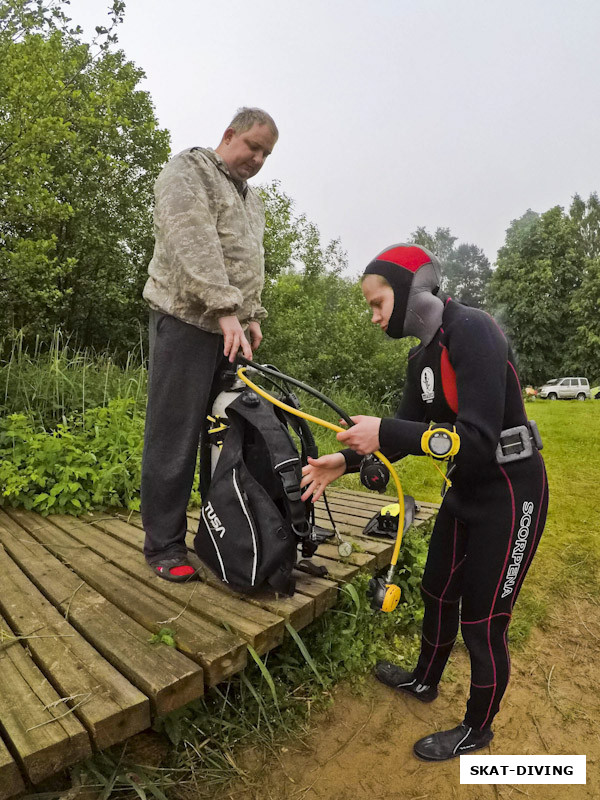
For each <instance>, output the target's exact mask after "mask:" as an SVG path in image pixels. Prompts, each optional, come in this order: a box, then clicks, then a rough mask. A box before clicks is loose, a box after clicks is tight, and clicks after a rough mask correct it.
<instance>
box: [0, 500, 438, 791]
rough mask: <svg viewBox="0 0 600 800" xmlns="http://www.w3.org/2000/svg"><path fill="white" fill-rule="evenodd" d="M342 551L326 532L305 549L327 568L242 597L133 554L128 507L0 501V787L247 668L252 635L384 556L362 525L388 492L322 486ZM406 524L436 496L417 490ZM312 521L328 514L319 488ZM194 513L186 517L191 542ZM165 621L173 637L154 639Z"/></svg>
mask: <svg viewBox="0 0 600 800" xmlns="http://www.w3.org/2000/svg"><path fill="white" fill-rule="evenodd" d="M327 497H328V500H329V505H330V508H331V511H332V513H333V517H334V520H335V522H336V525H337V527H338V529H339V531H340V532H341V533H342V534H343V535H344V538H349V539H350V540H351V541H354V542H356V543H357V544H358V545H360V550H359V551H357V552H354V553H353V554H352V555H351V556H350V557H349V558H347V559H342V558H340V557H339V555H338V551H337V546H336V544H335V540H331V542H332V543H327V544H323V545H321V546H320V547H319V551H318V555H317V556H315V557H314V558H313V561H314V563H316V564H318V565H322V566H325V567H326V568H327V573H328V577H327V578H316V577H311V576H309V575H307V574H306V573H304V572H297V573H296V578H297V589H296V593H295V594H294V596H293V597H279V598H278V597H276V596H274V595H271V594H264V595H258V596H253V597H251V598H248V597H242V596H241V595H238V594H234V593H233V592H231V591H229V590H227V589H226V588H225V587H224V585H223V584H222V583H221V582H220V581H219V580H218V579H217V578H215V577H214V576H212V574H209V573H208V571H206V570H204V571H202V580H200V581H193V582H190V583H187V584H175V583H169V582H167V581H165V580H162V579H160V578H158V577H157V576H155V575H154V574H153V572H152V571H151V570H150V569H148V568H147V567H146V566H145V564H144V561H143V556H142V552H141V551H142V543H143V530H142V525H141V520H140V517H139V515H138V514H128V515H127V514H123V513H116V512H115V513H113V514H94V515H87V516H85V517H81V518H75V517H69V516H60V515H56V516H51V517H41V516H39V515H37V514H34V513H32V512H29V511H24V510H21V509H11V508H6V509H3V510H2V509H0V570H1V573H2V591H1V592H0V800H7V798H11V797H15V796H18V795H19V794H20V793H22V792H24V791H26V790H31V789H32V787H35V785H36V784H39V783H40V782H41V781H43V780H45V779H46V778H48V777H50V776H52V775H55V774H56V773H59V772H61V771H62V770H64V769H65V768H67V767H69V766H71V765H73V764H74V763H76V762H78V761H81V760H82V759H84V758H86V757H87V756H89V755H90V754H91V753H92V752H94V751H98V750H102V749H104V748H107V747H109V746H110V745H113V744H116V743H118V742H122V741H124V740H125V739H127V738H129V737H131V736H133V735H134V734H136V733H138V732H140V731H143V730H145V729H146V728H148V727H150V725H151V722H152V719H153V718H154V717H156V716H159V715H163V714H167V713H168V712H169V711H172V710H174V709H176V708H179V707H181V706H183V705H185V704H186V703H188V702H190V701H191V700H194V699H197V698H198V697H201V696H202V694H203V693H204V691H205V687H210V686H215V685H216V684H218V683H219V682H220V681H223V680H226V679H227V678H229V677H230V676H232V675H234V674H235V673H236V672H239V671H240V670H243V669H244V666H245V665H246V662H247V658H248V647H247V645H251V647H253V648H254V649H255V651H256V652H257V653H258V654H264V653H266V652H267V651H269V650H271V649H273V648H274V647H277V645H279V644H280V643H281V642H282V641H283V638H284V635H286V631H285V623H286V622H289V623H290V624H291V625H292V626H293V627H294V628H295V629H296V630H300V629H301V628H304V627H305V626H307V625H309V624H310V623H311V622H312V621H313V620H314V619H315V618H317V617H319V616H320V615H321V614H323V613H324V612H325V611H326V610H327V609H329V608H331V607H332V606H334V605H335V603H336V599H337V590H338V586H339V584H341V583H343V582H345V581H349V580H351V579H352V578H353V577H354V576H355V575H356V574H357V573H358V572H359V571H361V570H362V571H367V572H370V573H373V572H375V571H377V570H379V569H380V568H382V567H384V566H385V565H386V564H387V563H389V559H390V557H391V553H392V549H393V542H392V541H391V540H381V539H368V538H366V537H364V536H362V530H363V528H364V525H365V524H366V522H367V520H368V519H370V518H371V516H372V515H373V514H374V513H375V512H376V511H377V510H378V509H379V508H381V507H382V506H383V505H385V504H387V503H390V502H393V499H392V498H389V497H381V496H374V495H372V494H366V493H364V492H353V491H350V490H345V489H337V490H332V491H330V492H328V495H327ZM419 506H420V509H419V512H418V514H417V521H416V524H417V525H419V524H422V523H423V522H424V521H425V520H427V519H429V518H430V517H431V516H432V515H433V514H434V513H435V510H436V508H437V506H435V505H434V504H432V503H419ZM316 516H317V522H318V523H319V524H321V525H322V526H323V527H330V523H329V518H328V516H327V514H326V512H325V507H324V505H323V503H322V502H320V503H319V504H317V508H316ZM198 518H199V513H198V512H194V511H192V512H191V513H190V514H189V517H188V546H189V548H190V549H193V537H194V535H195V532H196V529H197V526H198ZM161 627H168V628H172V629H173V630H175V631H176V648H173V647H169V646H167V645H166V644H162V643H161V644H153V643H151V642H150V639H151V636H152V634H155V633H157V632H158V631H159V630H160V628H161Z"/></svg>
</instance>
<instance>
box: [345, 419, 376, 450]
mask: <svg viewBox="0 0 600 800" xmlns="http://www.w3.org/2000/svg"><path fill="white" fill-rule="evenodd" d="M350 419H351V420H352V422H354V425H353V426H352V427H351V428H348V430H347V431H340V433H338V434H337V440H338V442H343V444H345V445H346V447H351V448H352V450H355V451H356V452H357V453H358V454H359V455H361V456H366V455H367V453H374V452H375V451H376V450H379V449H380V445H379V426H380V425H381V419H380V418H379V417H365V416H363V415H362V414H359V415H358V416H357V417H350Z"/></svg>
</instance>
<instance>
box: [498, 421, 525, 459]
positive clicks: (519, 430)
mask: <svg viewBox="0 0 600 800" xmlns="http://www.w3.org/2000/svg"><path fill="white" fill-rule="evenodd" d="M516 435H518V436H519V439H520V443H521V445H522V448H523V449H522V450H519V452H517V453H505V452H504V449H503V447H502V439H503V438H507V437H508V436H516ZM515 444H516V443H513V444H509V445H506V447H512V446H514V445H515ZM532 453H533V446H532V444H531V433H530V431H529V427H528V426H527V425H517V426H516V427H515V428H507V429H506V430H504V431H502V433H501V434H500V441H499V442H498V446H497V447H496V461H497V462H498V463H499V464H508V463H509V462H511V461H522V460H523V459H525V458H529V456H531V455H532Z"/></svg>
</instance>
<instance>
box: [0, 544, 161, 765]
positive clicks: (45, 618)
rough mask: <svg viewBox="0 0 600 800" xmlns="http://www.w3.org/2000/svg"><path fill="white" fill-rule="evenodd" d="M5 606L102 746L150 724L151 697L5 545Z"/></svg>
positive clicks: (0, 569) (1, 564)
mask: <svg viewBox="0 0 600 800" xmlns="http://www.w3.org/2000/svg"><path fill="white" fill-rule="evenodd" d="M0 573H1V574H2V593H1V595H0V609H1V610H2V614H3V616H4V617H5V618H6V619H7V621H8V622H9V624H10V626H11V628H12V629H13V630H14V631H17V632H18V633H19V634H26V633H30V632H32V631H35V632H36V633H37V632H39V634H40V635H39V636H34V637H33V638H31V639H29V640H28V641H27V647H28V648H29V650H30V651H31V653H32V656H33V658H34V660H35V662H36V664H37V665H38V667H39V668H40V669H41V670H42V672H43V673H44V674H45V676H46V678H47V679H48V680H49V681H50V683H51V684H52V686H54V688H55V689H56V691H57V692H59V693H60V695H61V697H67V698H69V700H68V701H67V702H68V705H69V706H70V707H72V708H73V709H74V710H75V711H74V713H75V714H76V716H77V718H78V719H79V720H80V721H81V723H82V724H83V725H84V726H85V727H86V729H87V730H88V732H89V734H90V736H91V737H92V739H93V741H94V743H95V744H96V745H97V747H98V748H100V749H104V748H106V747H110V746H111V745H113V744H116V743H117V742H122V741H123V740H124V739H128V738H129V737H130V736H133V735H134V734H135V733H139V732H140V731H143V730H145V729H146V728H148V727H149V726H150V723H151V719H150V707H149V703H148V699H147V698H146V697H145V695H143V694H142V693H141V692H140V691H139V690H138V689H136V688H135V687H134V686H132V685H131V684H130V683H129V681H128V680H127V679H126V678H124V677H123V676H122V675H121V673H120V672H118V671H117V670H116V669H115V668H114V667H113V666H111V665H110V664H109V663H108V662H107V661H106V659H104V658H103V657H102V656H101V655H100V654H99V653H98V652H97V651H96V650H95V649H94V648H93V647H92V646H91V645H90V644H89V643H88V642H87V641H86V640H85V639H84V638H83V637H82V636H81V635H80V634H79V633H78V632H77V631H76V630H75V628H73V626H72V625H70V624H69V623H68V622H67V621H66V620H65V619H64V617H63V616H62V615H61V614H60V612H58V611H57V610H56V609H55V608H54V606H53V605H52V604H51V603H49V602H48V601H47V600H46V598H45V597H44V596H43V595H42V594H41V592H40V591H39V590H38V589H37V588H36V587H35V586H34V585H33V584H32V583H31V581H30V580H29V579H28V578H27V576H26V575H24V574H23V573H22V572H21V570H20V569H19V567H18V566H17V565H16V564H15V563H14V561H13V560H12V559H11V558H10V556H9V555H8V554H7V553H6V551H5V550H4V548H3V547H2V548H0Z"/></svg>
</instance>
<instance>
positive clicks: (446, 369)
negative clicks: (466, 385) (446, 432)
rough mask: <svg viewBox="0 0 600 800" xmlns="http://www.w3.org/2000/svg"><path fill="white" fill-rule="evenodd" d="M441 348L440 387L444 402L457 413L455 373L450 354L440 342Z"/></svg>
mask: <svg viewBox="0 0 600 800" xmlns="http://www.w3.org/2000/svg"><path fill="white" fill-rule="evenodd" d="M440 347H441V348H442V357H441V359H440V368H441V371H442V389H443V391H444V397H445V398H446V402H447V403H448V405H449V406H450V408H451V409H452V411H454V413H455V414H458V391H457V388H456V373H455V372H454V367H453V366H452V364H451V363H450V356H449V355H448V348H447V347H444V345H443V344H440Z"/></svg>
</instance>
